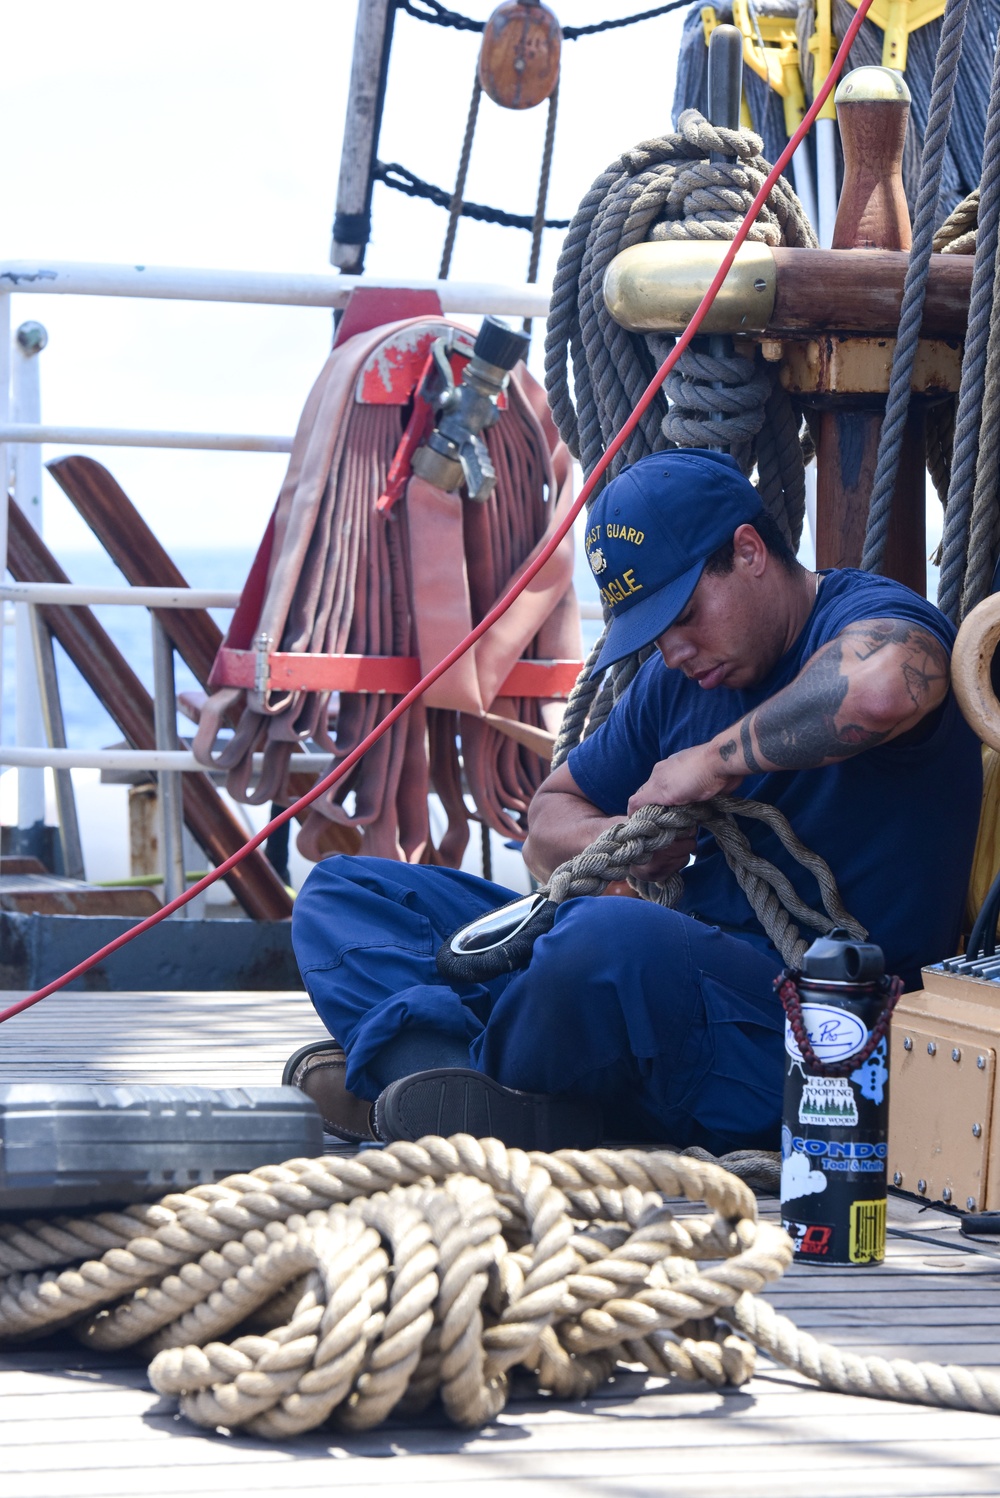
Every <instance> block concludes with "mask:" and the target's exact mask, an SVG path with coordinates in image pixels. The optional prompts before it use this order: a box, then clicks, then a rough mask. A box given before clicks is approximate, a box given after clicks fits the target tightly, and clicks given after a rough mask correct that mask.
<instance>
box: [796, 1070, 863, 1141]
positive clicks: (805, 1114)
mask: <svg viewBox="0 0 1000 1498" xmlns="http://www.w3.org/2000/svg"><path fill="white" fill-rule="evenodd" d="M857 1121H858V1105H857V1102H856V1100H855V1097H854V1088H853V1087H852V1086H851V1084H850V1082H849V1081H848V1080H847V1078H846V1077H804V1078H803V1083H802V1096H801V1098H800V1099H799V1123H800V1124H813V1125H816V1126H818V1127H819V1128H821V1129H836V1128H841V1127H844V1128H846V1127H847V1126H849V1125H852V1124H856V1123H857Z"/></svg>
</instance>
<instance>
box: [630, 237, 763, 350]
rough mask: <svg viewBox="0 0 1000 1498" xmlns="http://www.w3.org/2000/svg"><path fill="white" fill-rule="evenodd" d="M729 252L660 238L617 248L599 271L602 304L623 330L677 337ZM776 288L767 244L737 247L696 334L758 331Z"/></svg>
mask: <svg viewBox="0 0 1000 1498" xmlns="http://www.w3.org/2000/svg"><path fill="white" fill-rule="evenodd" d="M729 248H730V247H729V245H728V243H727V242H726V241H725V240H719V239H707V240H690V239H667V240H663V239H661V240H655V241H652V242H650V243H647V244H637V245H633V246H632V247H631V248H630V249H628V250H622V252H621V253H620V254H619V255H616V256H615V258H614V259H613V260H612V262H611V264H610V265H609V266H608V268H607V270H606V271H605V273H604V301H605V305H606V306H607V309H608V311H609V312H610V313H611V316H612V317H613V318H614V320H615V322H617V323H619V324H620V325H621V327H623V328H628V330H629V332H632V333H651V332H662V333H682V332H683V331H684V329H685V328H686V327H687V325H688V323H689V322H690V320H691V316H692V314H693V313H694V311H695V309H696V307H697V306H698V303H699V302H700V301H701V299H702V297H703V296H704V295H705V292H706V291H707V290H708V288H709V285H710V284H711V281H712V277H713V276H714V275H715V273H716V271H717V270H718V269H719V266H720V265H721V264H722V260H723V257H724V256H725V255H726V253H727V252H728V250H729ZM776 285H777V273H776V271H775V265H774V256H773V255H772V254H771V251H770V250H769V249H768V247H767V245H763V244H757V243H747V244H743V245H741V246H740V248H739V249H738V250H737V252H736V259H735V261H734V262H733V266H732V269H731V270H730V272H729V274H728V276H727V277H726V279H725V281H724V282H723V283H722V290H721V291H720V292H719V294H718V296H717V297H716V299H715V301H714V302H713V304H712V306H711V307H710V308H709V310H708V313H707V315H706V317H705V321H704V322H703V323H702V325H701V331H702V332H703V333H758V332H762V331H763V329H764V328H766V327H767V324H768V320H769V319H770V316H771V313H772V312H773V310H774V295H775V288H776Z"/></svg>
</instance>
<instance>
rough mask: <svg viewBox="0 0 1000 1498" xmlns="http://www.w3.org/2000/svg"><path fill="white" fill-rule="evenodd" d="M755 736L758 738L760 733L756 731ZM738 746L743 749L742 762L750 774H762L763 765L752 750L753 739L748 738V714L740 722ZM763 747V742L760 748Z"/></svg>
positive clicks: (765, 751)
mask: <svg viewBox="0 0 1000 1498" xmlns="http://www.w3.org/2000/svg"><path fill="white" fill-rule="evenodd" d="M757 737H758V739H759V738H760V734H759V733H758V735H757ZM740 747H741V748H742V750H743V759H744V762H745V763H746V767H747V769H748V770H749V771H750V772H751V774H753V775H760V774H762V773H763V769H764V767H763V765H761V764H759V763H758V762H757V757H756V755H755V754H754V752H753V741H752V739H751V738H750V717H749V714H748V715H747V717H745V718H744V719H743V721H742V722H741V723H740ZM763 747H764V746H763V744H761V748H763ZM764 753H765V754H766V753H767V750H766V749H765V750H764Z"/></svg>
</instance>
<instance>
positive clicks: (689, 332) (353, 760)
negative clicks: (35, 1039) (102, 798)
mask: <svg viewBox="0 0 1000 1498" xmlns="http://www.w3.org/2000/svg"><path fill="white" fill-rule="evenodd" d="M872 4H873V0H861V3H860V5H859V6H858V11H857V15H856V16H855V17H854V19H853V20H852V21H851V24H850V26H849V27H848V28H847V32H846V34H845V36H844V40H843V41H842V42H841V44H840V47H839V48H838V51H837V55H836V57H835V58H834V60H833V64H832V66H831V68H830V71H829V73H828V74H827V77H826V80H825V81H824V83H823V86H822V87H821V89H820V90H819V93H818V94H817V95H816V97H815V99H814V100H813V102H812V104H811V105H810V107H809V110H808V111H807V113H806V115H805V117H804V118H803V120H802V123H801V125H800V126H799V128H798V129H797V130H796V132H795V134H794V135H793V136H792V138H791V140H790V141H789V142H788V145H787V146H786V147H785V149H784V150H783V151H782V153H781V155H780V156H779V157H778V159H777V161H776V162H775V163H774V166H773V167H772V168H771V170H770V172H769V173H768V175H767V178H766V179H765V181H764V183H763V185H762V186H761V189H760V191H759V192H758V194H757V196H756V197H755V198H754V200H753V202H752V203H751V205H750V208H749V209H748V211H747V215H746V218H745V219H744V220H743V222H742V224H741V225H740V227H739V229H737V231H736V235H735V237H734V239H733V241H732V243H731V244H730V246H729V249H728V250H727V252H726V254H725V256H724V257H723V260H722V264H721V265H720V266H719V269H718V270H717V271H716V273H715V276H714V277H713V279H712V284H711V285H710V286H709V288H708V290H707V291H706V292H705V295H704V296H703V297H702V299H701V301H700V302H699V303H698V307H697V310H696V311H695V314H694V316H693V317H692V318H691V321H690V322H689V323H688V325H687V327H686V328H685V329H684V332H683V333H682V334H681V336H680V337H679V338H678V340H677V342H676V344H675V345H674V347H673V348H672V349H671V350H670V353H669V354H668V355H667V357H666V359H664V361H663V363H662V364H661V365H660V367H659V369H658V370H657V371H656V374H655V375H654V376H653V378H652V379H651V380H650V382H649V384H648V385H647V386H646V389H645V390H644V391H643V393H642V395H641V397H640V398H639V402H638V404H637V406H636V408H635V410H634V411H633V412H632V414H631V416H630V417H629V418H628V420H627V421H626V423H625V425H624V426H623V427H622V429H621V431H620V432H619V433H618V435H617V437H615V438H614V439H613V441H612V442H611V443H610V444H609V445H608V447H607V449H606V451H605V453H604V456H603V457H602V458H601V460H600V462H599V463H598V464H597V467H596V468H595V469H594V471H593V472H592V473H591V475H590V477H589V478H588V479H587V481H586V483H585V484H584V486H583V488H582V489H581V490H580V493H579V494H578V495H577V497H576V499H575V500H574V502H573V505H572V508H571V509H570V511H569V513H568V514H567V515H566V517H565V519H564V520H563V521H562V523H561V524H560V525H559V526H558V527H557V528H556V530H555V531H554V532H553V534H552V535H551V537H550V538H549V540H548V542H547V543H546V545H545V546H544V547H543V548H542V550H541V551H540V552H539V554H538V556H537V557H536V558H535V560H534V561H533V562H532V563H531V565H530V567H527V568H525V570H524V572H523V573H522V575H521V577H520V578H519V579H518V581H517V582H516V583H515V584H514V586H513V587H512V588H511V589H510V590H509V591H508V592H507V593H505V594H504V596H503V597H502V598H501V599H500V600H499V601H498V602H497V603H495V604H494V605H493V607H492V608H491V609H490V611H489V613H488V614H486V615H485V617H484V618H483V619H481V620H480V622H479V623H478V624H477V625H476V627H475V629H473V630H472V631H471V632H470V633H469V634H468V635H466V637H465V639H464V640H463V641H462V642H461V644H459V645H456V646H455V648H454V650H452V651H450V652H449V654H448V655H446V656H445V658H444V660H442V661H439V662H438V664H437V665H436V666H434V667H433V668H432V669H431V670H430V671H428V673H427V675H426V676H425V677H423V679H422V680H421V681H418V682H417V684H416V686H415V687H412V688H411V689H410V691H408V692H407V694H406V696H405V697H402V698H400V700H399V702H397V703H396V706H395V707H393V708H390V710H389V712H387V713H386V715H385V717H384V718H383V719H382V721H381V722H380V723H379V724H378V725H377V726H376V727H375V728H374V729H372V732H371V733H370V734H369V735H368V737H367V738H366V739H364V740H363V741H362V742H361V743H360V744H358V746H357V748H355V749H352V751H351V753H350V754H348V755H347V756H346V757H345V758H344V759H343V760H342V761H341V762H340V764H339V765H338V766H337V767H336V769H334V770H331V771H330V773H329V775H326V776H324V778H323V779H322V780H320V781H317V783H316V784H315V785H314V786H313V788H312V790H311V791H307V792H306V794H305V795H304V796H300V798H299V799H298V801H296V802H295V803H294V804H293V805H291V806H286V807H285V809H284V811H281V812H279V813H278V815H277V816H276V817H275V818H274V819H273V821H270V822H268V824H267V826H266V827H262V828H261V830H260V831H259V832H257V833H255V834H254V836H253V837H252V838H251V839H250V841H249V842H247V843H244V845H243V847H242V848H238V849H237V851H236V852H235V853H232V854H230V856H229V857H228V858H227V859H226V860H225V862H224V863H220V864H219V866H218V868H215V869H213V870H212V872H211V873H210V874H206V875H205V877H204V879H199V880H198V882H197V884H192V886H191V888H190V889H188V890H185V891H184V893H183V894H182V895H178V896H177V898H176V899H175V900H171V901H170V903H169V905H164V906H162V908H161V909H160V910H158V911H156V913H155V914H154V915H149V916H147V917H146V919H145V920H143V921H140V922H139V923H138V925H136V926H132V927H131V928H130V929H129V930H128V931H123V932H122V934H121V936H116V937H115V939H114V941H109V942H108V943H107V944H106V945H105V946H103V947H101V948H100V949H99V950H98V951H97V952H93V953H92V954H91V955H90V956H89V957H85V958H84V960H83V961H82V962H78V963H77V965H76V967H72V968H70V970H69V972H66V973H63V974H62V976H61V977H60V978H54V979H53V980H52V982H51V983H46V985H45V987H44V988H40V989H38V990H37V992H36V993H33V994H29V995H28V997H27V998H25V999H19V1000H18V1002H17V1003H16V1004H11V1005H10V1007H9V1008H7V1009H3V1010H0V1024H3V1022H4V1020H8V1019H11V1018H12V1017H13V1016H14V1015H15V1014H20V1013H21V1011H22V1009H30V1007H31V1005H32V1004H37V1003H38V1002H39V1000H41V999H45V998H48V996H49V994H50V993H56V992H57V990H58V989H60V988H64V987H65V986H66V984H67V983H71V982H72V981H73V979H74V978H79V977H80V976H81V974H83V973H86V972H89V970H90V969H91V968H92V967H94V966H95V965H96V964H97V963H98V962H100V961H101V960H102V959H103V958H105V957H108V956H110V954H111V953H112V952H117V950H118V948H119V947H123V946H124V945H125V943H126V942H130V941H134V940H135V938H136V937H137V936H141V935H142V933H143V932H144V931H148V930H149V929H150V927H151V926H155V925H156V924H157V922H159V921H163V920H166V918H167V916H169V915H173V913H174V911H175V910H180V908H181V906H182V905H186V904H187V902H188V900H193V899H194V897H195V895H200V894H201V892H202V890H203V889H208V887H209V885H210V884H214V883H215V881H216V880H217V879H221V878H222V877H223V875H224V874H228V872H229V870H230V869H231V868H234V867H235V866H236V864H238V863H239V862H240V860H241V859H243V858H246V856H247V854H248V853H252V852H253V850H254V849H255V848H259V847H260V845H261V843H263V842H265V841H266V840H267V838H269V837H270V835H271V833H272V832H274V831H275V829H276V828H278V827H282V826H283V825H284V824H285V822H287V821H290V819H291V818H292V817H294V816H295V815H296V813H297V812H298V811H300V810H301V809H302V808H303V807H306V806H310V805H311V804H312V803H313V802H314V801H315V800H316V799H317V798H318V797H319V796H322V795H323V793H324V792H325V791H328V790H329V789H330V787H331V786H332V785H336V784H337V782H338V780H342V779H343V777H344V776H345V775H346V774H347V773H348V772H349V771H350V770H353V768H354V766H355V765H356V764H357V763H358V760H359V759H360V758H361V756H362V755H363V754H366V753H367V752H368V750H369V749H370V748H371V747H372V745H373V744H375V743H377V741H378V740H379V739H380V738H381V737H382V735H383V734H384V733H385V732H386V731H387V730H388V729H389V728H391V727H392V725H393V723H395V722H397V720H398V719H399V718H401V717H402V716H403V714H404V713H405V712H406V711H407V709H408V708H410V707H412V706H413V704H414V703H415V702H416V700H417V698H418V697H420V696H421V695H422V694H423V693H424V692H426V690H427V688H428V687H429V686H432V685H433V684H434V682H436V681H437V679H438V677H440V676H443V675H444V673H445V672H446V671H447V670H449V669H450V668H451V667H452V666H453V665H454V664H455V662H456V661H457V660H459V659H460V658H461V657H462V656H463V655H464V654H465V652H466V651H467V650H469V649H471V647H472V646H473V645H474V644H475V643H476V641H477V640H479V639H481V638H482V636H483V635H484V634H485V633H486V631H487V630H488V629H490V628H491V627H492V626H493V625H494V624H495V623H496V621H497V620H498V619H499V618H501V617H502V615H503V614H505V613H506V612H507V610H508V609H509V608H510V606H511V604H512V603H513V602H514V599H515V598H517V596H518V594H520V593H521V592H522V591H523V589H524V588H526V587H527V585H528V584H529V583H530V582H531V580H532V578H534V577H535V575H536V574H537V573H538V572H540V571H541V569H542V568H543V567H544V566H545V563H546V562H547V561H548V559H549V557H550V556H551V555H552V553H553V552H554V551H555V549H556V547H557V546H558V545H559V543H560V542H561V541H562V539H563V537H564V536H565V534H566V532H567V531H568V530H569V528H570V526H571V525H572V524H573V522H574V521H575V519H576V517H577V515H579V513H580V511H581V510H582V509H583V507H584V505H585V504H586V503H587V500H588V499H589V498H590V496H591V494H592V493H593V491H594V486H595V485H596V484H597V481H598V479H600V477H601V475H602V474H603V473H604V470H605V469H606V468H607V466H608V464H609V463H610V462H611V459H612V458H613V457H614V456H615V454H616V453H617V452H618V451H619V449H620V448H621V446H622V444H623V443H624V442H625V441H626V439H627V438H628V437H629V436H630V435H631V433H632V431H633V430H634V429H635V427H636V425H637V423H638V421H639V419H640V418H641V416H642V415H643V413H644V411H645V410H646V409H647V407H648V406H649V404H650V402H651V401H652V400H653V398H654V396H655V395H656V393H657V391H658V390H659V388H660V386H661V385H662V384H663V381H664V380H665V379H666V377H667V375H668V374H669V373H670V371H671V370H672V369H673V367H674V365H675V364H676V363H677V360H678V359H679V358H680V356H681V354H682V353H683V352H684V350H685V349H686V348H687V347H688V345H689V344H690V342H691V340H692V338H694V336H695V334H696V333H697V331H698V329H699V328H700V326H701V324H702V321H703V319H704V317H705V314H706V313H707V311H708V309H709V307H711V305H712V303H713V302H714V300H715V298H716V296H717V294H718V292H719V289H720V287H721V286H722V283H723V281H724V280H725V279H726V276H727V275H728V274H729V269H730V267H731V265H732V263H733V261H734V260H735V258H736V251H737V250H738V249H739V247H740V245H741V244H742V243H743V241H744V240H745V239H746V237H747V235H748V234H749V232H750V229H751V226H752V225H753V222H754V220H755V219H756V217H757V215H758V213H759V212H760V210H761V208H763V206H764V203H765V201H766V199H767V195H768V193H769V192H770V191H771V188H772V187H773V186H774V184H775V182H777V180H778V178H779V177H780V175H781V173H782V172H783V171H784V169H785V167H786V166H787V165H788V163H789V161H791V159H792V156H793V155H794V153H795V151H796V149H797V147H798V146H799V144H800V143H801V141H802V140H803V138H804V137H805V136H806V135H807V134H808V132H809V130H810V128H811V126H812V124H813V121H814V120H815V118H816V116H817V115H818V114H819V112H820V110H821V109H822V108H823V105H824V104H825V103H826V100H827V97H828V96H829V94H830V92H831V90H832V89H833V87H834V85H835V83H836V82H837V79H838V78H839V77H840V73H841V70H842V68H843V66H844V63H845V62H846V61H847V55H848V53H849V52H850V50H851V46H852V45H853V42H854V38H855V37H856V36H857V34H858V31H859V30H860V28H861V24H862V22H863V21H864V19H865V16H866V15H867V14H868V11H869V10H870V8H871V6H872Z"/></svg>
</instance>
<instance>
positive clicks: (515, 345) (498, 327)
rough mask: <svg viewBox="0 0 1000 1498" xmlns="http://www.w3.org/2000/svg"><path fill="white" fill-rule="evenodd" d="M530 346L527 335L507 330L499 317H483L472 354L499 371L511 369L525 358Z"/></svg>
mask: <svg viewBox="0 0 1000 1498" xmlns="http://www.w3.org/2000/svg"><path fill="white" fill-rule="evenodd" d="M530 344H531V339H530V337H529V336H528V334H527V333H520V332H517V331H515V329H514V328H508V326H507V324H506V323H505V322H502V321H501V320H500V318H499V317H484V318H483V325H482V327H481V328H480V329H479V333H478V335H477V337H476V345H475V349H474V352H475V354H476V357H477V358H479V359H482V360H483V361H484V363H486V364H495V365H497V367H498V368H499V369H513V368H514V365H515V364H516V363H517V361H518V360H519V359H524V358H525V357H526V356H527V353H528V348H529V346H530Z"/></svg>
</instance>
